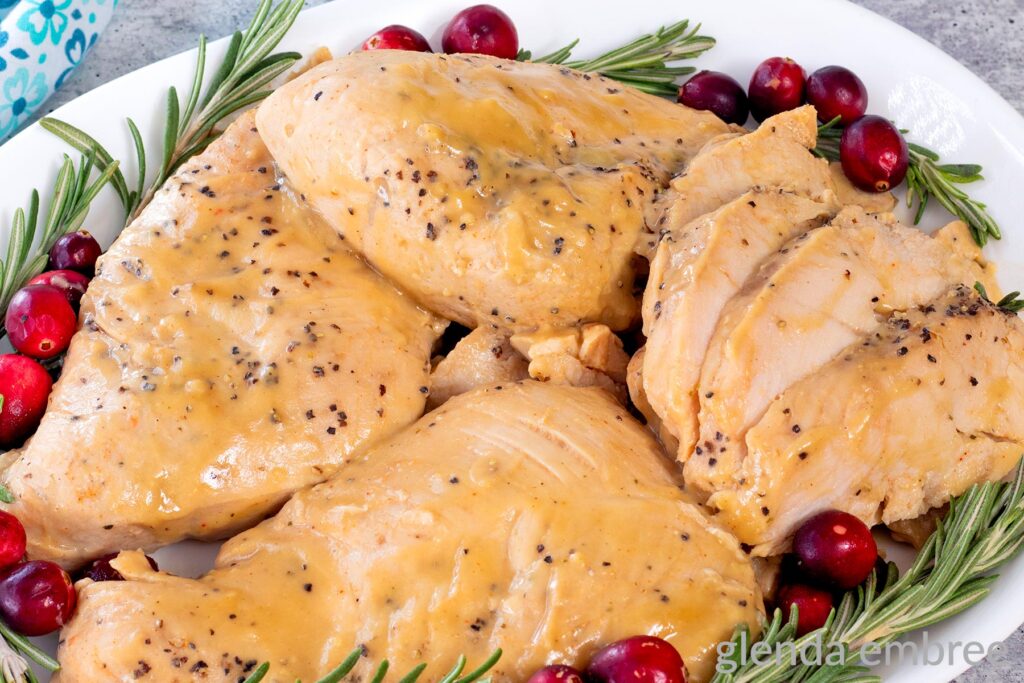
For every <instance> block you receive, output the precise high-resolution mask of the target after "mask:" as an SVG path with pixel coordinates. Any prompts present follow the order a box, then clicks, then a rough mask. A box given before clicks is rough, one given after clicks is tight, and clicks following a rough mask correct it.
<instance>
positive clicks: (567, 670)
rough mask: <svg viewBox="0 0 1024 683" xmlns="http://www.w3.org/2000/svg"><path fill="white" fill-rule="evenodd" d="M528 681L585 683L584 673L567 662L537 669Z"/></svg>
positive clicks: (529, 682) (539, 682)
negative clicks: (566, 663)
mask: <svg viewBox="0 0 1024 683" xmlns="http://www.w3.org/2000/svg"><path fill="white" fill-rule="evenodd" d="M526 683H583V674H582V673H580V671H579V670H578V669H574V668H573V667H571V666H567V665H565V664H549V665H548V666H545V667H544V668H543V669H537V671H535V672H534V674H533V675H532V676H530V677H529V678H528V679H527V680H526Z"/></svg>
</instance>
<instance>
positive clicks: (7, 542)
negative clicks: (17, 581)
mask: <svg viewBox="0 0 1024 683" xmlns="http://www.w3.org/2000/svg"><path fill="white" fill-rule="evenodd" d="M23 557H25V527H23V526H22V525H21V522H20V521H19V520H18V518H17V517H15V516H14V515H12V514H11V513H9V512H4V511H3V510H0V568H6V567H10V566H11V565H12V564H17V563H18V562H21V559H22V558H23Z"/></svg>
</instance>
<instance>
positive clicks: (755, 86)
mask: <svg viewBox="0 0 1024 683" xmlns="http://www.w3.org/2000/svg"><path fill="white" fill-rule="evenodd" d="M806 81H807V74H806V73H805V72H804V70H803V67H801V66H800V65H799V64H797V63H796V62H794V61H793V60H792V59H790V58H789V57H771V58H769V59H766V60H764V61H763V62H761V63H760V64H758V65H757V68H756V69H754V74H753V75H752V76H751V77H750V85H749V86H748V87H747V96H748V97H749V98H750V113H752V114H753V115H754V118H755V119H757V121H758V122H760V121H764V120H765V119H766V118H768V117H769V116H774V115H775V114H778V113H779V112H783V111H789V110H790V109H796V108H797V107H799V106H800V105H801V104H803V102H804V84H805V82H806Z"/></svg>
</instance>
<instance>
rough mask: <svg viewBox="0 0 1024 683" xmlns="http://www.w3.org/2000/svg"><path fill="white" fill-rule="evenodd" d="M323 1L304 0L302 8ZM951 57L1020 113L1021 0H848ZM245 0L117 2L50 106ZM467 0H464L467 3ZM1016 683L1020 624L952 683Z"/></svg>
mask: <svg viewBox="0 0 1024 683" xmlns="http://www.w3.org/2000/svg"><path fill="white" fill-rule="evenodd" d="M326 1H327V0H307V4H308V5H310V6H315V5H320V4H323V3H324V2H326ZM856 2H857V3H858V4H861V5H863V6H865V7H867V8H869V9H871V10H873V11H875V12H878V13H879V14H881V15H883V16H886V17H888V18H890V19H892V20H894V21H896V22H897V23H900V24H902V25H904V26H906V27H907V28H909V29H911V30H913V31H914V32H916V33H918V34H919V35H921V36H923V37H925V38H926V39H928V40H929V41H931V42H932V43H934V44H935V45H937V46H938V47H940V48H941V49H942V50H944V51H945V52H947V53H949V54H951V55H953V56H954V57H956V58H957V59H958V60H959V61H960V62H962V63H963V64H965V65H967V67H969V68H970V69H971V70H972V71H973V72H974V73H976V74H978V75H979V76H981V78H983V79H984V80H985V81H987V82H988V83H989V84H990V85H992V86H993V87H994V88H995V89H996V90H997V91H998V92H999V93H1000V94H1002V96H1003V97H1005V98H1006V99H1007V100H1009V102H1010V103H1011V104H1012V105H1013V106H1014V107H1016V108H1017V110H1018V111H1021V112H1024V0H856ZM253 4H254V3H253V0H187V1H186V2H182V3H174V2H158V1H156V0H121V7H120V8H119V9H118V12H117V14H116V15H115V16H114V19H113V22H112V24H111V25H110V27H109V28H108V29H107V31H106V32H105V33H104V35H103V38H102V39H101V40H100V42H99V43H98V44H97V45H96V47H95V48H94V50H93V51H92V53H90V55H89V57H88V59H87V60H86V62H85V64H84V65H83V66H82V68H81V69H80V70H79V71H78V73H76V74H75V75H74V76H73V77H72V78H71V79H70V80H69V81H68V83H67V84H66V85H65V87H64V89H63V90H62V91H60V92H58V93H57V94H56V95H55V96H54V97H53V98H52V99H51V101H50V102H49V103H48V106H49V107H50V108H51V109H52V108H54V107H58V106H60V105H61V104H63V103H64V102H67V101H68V100H71V99H73V98H74V97H76V96H78V95H80V94H82V93H84V92H86V91H88V90H91V89H92V88H94V87H96V86H97V85H100V84H101V83H104V82H106V81H108V80H110V79H112V78H114V77H116V76H120V75H121V74H124V73H128V72H129V71H133V70H135V69H137V68H139V67H142V66H145V65H146V64H149V63H151V62H154V61H156V60H158V59H161V58H163V57H167V56H169V55H172V54H175V53H177V52H180V51H182V50H186V49H189V48H191V47H193V46H194V45H195V40H196V36H197V35H198V34H199V33H205V34H206V35H208V36H222V35H226V34H228V33H230V32H231V31H233V30H235V29H236V28H238V27H239V26H241V25H243V24H244V22H245V21H246V20H247V19H248V17H249V14H250V12H251V9H252V6H253ZM467 4H469V3H468V1H467ZM1002 681H1006V682H1008V683H1009V682H1020V683H1024V628H1022V629H1019V630H1018V631H1017V632H1016V633H1015V634H1014V635H1013V636H1011V637H1010V638H1009V639H1008V640H1007V641H1006V643H1005V646H1004V650H1003V651H1002V652H1001V653H1000V654H999V656H997V657H995V658H993V659H991V660H989V661H985V662H983V663H982V664H981V665H979V666H977V667H976V668H975V669H973V670H972V671H970V672H968V673H967V674H965V675H963V676H961V677H960V678H958V679H957V682H958V683H996V682H1002Z"/></svg>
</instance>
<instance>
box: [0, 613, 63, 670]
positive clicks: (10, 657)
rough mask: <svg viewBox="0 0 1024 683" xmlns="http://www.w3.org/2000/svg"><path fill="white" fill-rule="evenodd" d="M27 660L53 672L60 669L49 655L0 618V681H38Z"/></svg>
mask: <svg viewBox="0 0 1024 683" xmlns="http://www.w3.org/2000/svg"><path fill="white" fill-rule="evenodd" d="M28 660H32V661H33V662H35V663H36V664H38V665H39V666H41V667H43V668H44V669H46V670H47V671H49V672H51V673H53V672H55V671H58V670H59V669H60V664H58V663H57V660H55V659H54V658H53V657H51V656H50V655H48V654H46V653H45V652H43V651H42V650H41V649H39V648H38V647H36V646H35V645H33V644H32V642H31V641H29V639H28V638H26V637H25V636H23V635H20V634H18V633H15V632H14V631H12V630H11V627H10V626H8V625H7V624H5V623H4V621H3V620H2V619H0V681H2V683H25V681H28V683H38V681H37V679H36V676H35V674H33V673H32V669H30V668H29V665H28Z"/></svg>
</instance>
